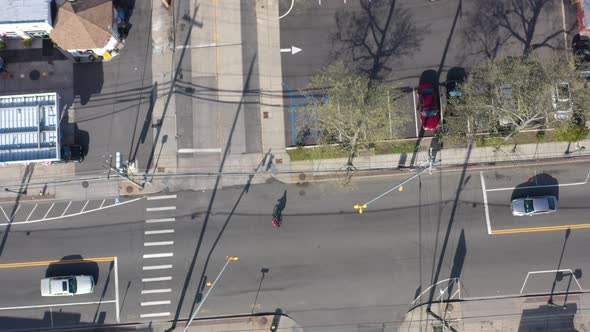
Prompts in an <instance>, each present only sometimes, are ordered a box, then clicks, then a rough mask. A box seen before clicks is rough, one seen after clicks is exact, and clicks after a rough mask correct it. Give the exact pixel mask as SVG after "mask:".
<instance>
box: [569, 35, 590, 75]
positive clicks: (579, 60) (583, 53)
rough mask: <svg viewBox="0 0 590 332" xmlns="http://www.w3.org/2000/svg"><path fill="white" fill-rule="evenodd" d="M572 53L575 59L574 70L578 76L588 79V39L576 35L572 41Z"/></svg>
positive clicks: (589, 70) (589, 73)
mask: <svg viewBox="0 0 590 332" xmlns="http://www.w3.org/2000/svg"><path fill="white" fill-rule="evenodd" d="M572 51H573V53H574V56H575V57H576V69H577V70H579V71H580V76H581V77H585V78H589V77H590V37H588V36H582V35H580V34H577V35H575V36H574V38H573V40H572Z"/></svg>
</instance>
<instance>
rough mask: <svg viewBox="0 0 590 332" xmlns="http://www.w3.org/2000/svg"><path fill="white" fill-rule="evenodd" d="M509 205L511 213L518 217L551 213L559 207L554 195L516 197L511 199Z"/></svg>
mask: <svg viewBox="0 0 590 332" xmlns="http://www.w3.org/2000/svg"><path fill="white" fill-rule="evenodd" d="M511 207H512V215H513V216H518V217H521V216H535V215H538V214H544V213H551V212H555V211H557V210H558V209H559V207H558V203H557V198H556V197H555V196H537V197H526V198H517V199H513V200H512V204H511Z"/></svg>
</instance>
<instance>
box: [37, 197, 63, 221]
mask: <svg viewBox="0 0 590 332" xmlns="http://www.w3.org/2000/svg"><path fill="white" fill-rule="evenodd" d="M70 205H72V201H70V202H69V203H68V206H66V208H65V210H64V212H63V213H62V214H61V216H62V217H63V216H64V215H65V214H66V212H68V209H69V208H70ZM27 220H29V218H27Z"/></svg>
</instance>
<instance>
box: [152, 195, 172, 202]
mask: <svg viewBox="0 0 590 332" xmlns="http://www.w3.org/2000/svg"><path fill="white" fill-rule="evenodd" d="M173 198H176V195H160V196H149V197H148V198H147V200H148V201H154V200H159V199H173Z"/></svg>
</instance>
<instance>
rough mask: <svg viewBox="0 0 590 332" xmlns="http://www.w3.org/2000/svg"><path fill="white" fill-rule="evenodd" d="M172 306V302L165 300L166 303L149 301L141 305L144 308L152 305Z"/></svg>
mask: <svg viewBox="0 0 590 332" xmlns="http://www.w3.org/2000/svg"><path fill="white" fill-rule="evenodd" d="M167 304H170V300H165V301H147V302H141V303H140V304H139V305H140V306H142V307H147V306H151V305H167Z"/></svg>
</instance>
